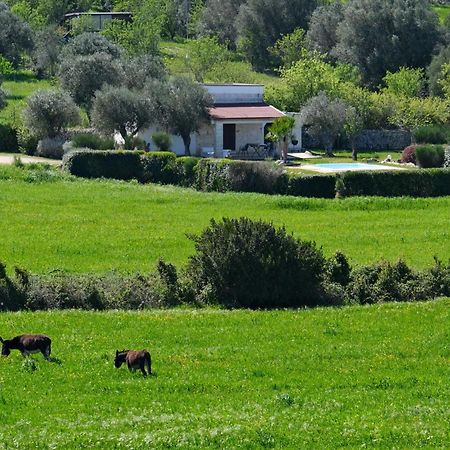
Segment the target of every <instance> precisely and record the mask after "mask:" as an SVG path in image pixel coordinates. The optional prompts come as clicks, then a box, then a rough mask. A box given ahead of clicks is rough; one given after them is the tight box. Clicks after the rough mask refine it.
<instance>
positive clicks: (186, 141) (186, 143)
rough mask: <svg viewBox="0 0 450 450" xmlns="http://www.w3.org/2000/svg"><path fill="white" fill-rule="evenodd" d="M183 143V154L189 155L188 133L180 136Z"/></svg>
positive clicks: (189, 141)
mask: <svg viewBox="0 0 450 450" xmlns="http://www.w3.org/2000/svg"><path fill="white" fill-rule="evenodd" d="M181 137H182V139H183V143H184V154H185V156H191V150H190V146H191V136H190V135H189V134H188V135H187V136H181Z"/></svg>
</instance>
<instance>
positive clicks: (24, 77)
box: [0, 71, 52, 126]
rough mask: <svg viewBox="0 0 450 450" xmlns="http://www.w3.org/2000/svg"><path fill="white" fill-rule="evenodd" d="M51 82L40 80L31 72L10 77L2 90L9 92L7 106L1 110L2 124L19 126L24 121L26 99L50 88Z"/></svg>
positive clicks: (0, 120)
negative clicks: (40, 90)
mask: <svg viewBox="0 0 450 450" xmlns="http://www.w3.org/2000/svg"><path fill="white" fill-rule="evenodd" d="M51 86H52V85H51V82H50V81H49V80H38V79H36V77H35V76H34V75H33V74H32V73H31V72H26V71H24V72H19V73H15V74H13V75H9V76H8V77H7V78H6V80H5V81H4V83H2V88H3V89H5V90H6V92H7V97H6V100H7V102H8V103H7V105H6V107H5V108H4V109H2V110H0V123H2V124H6V123H8V124H11V125H13V126H17V125H19V124H20V123H21V121H22V117H21V116H22V110H23V108H24V106H25V102H26V98H27V97H28V96H29V95H31V94H32V93H33V92H34V91H36V90H38V89H47V88H50V87H51Z"/></svg>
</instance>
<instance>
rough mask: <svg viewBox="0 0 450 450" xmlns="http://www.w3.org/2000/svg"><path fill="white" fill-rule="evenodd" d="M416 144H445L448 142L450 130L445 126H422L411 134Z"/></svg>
mask: <svg viewBox="0 0 450 450" xmlns="http://www.w3.org/2000/svg"><path fill="white" fill-rule="evenodd" d="M413 139H414V141H415V142H416V143H417V144H446V143H447V142H449V141H450V128H449V127H448V126H447V125H424V126H422V127H419V128H417V129H416V130H414V132H413Z"/></svg>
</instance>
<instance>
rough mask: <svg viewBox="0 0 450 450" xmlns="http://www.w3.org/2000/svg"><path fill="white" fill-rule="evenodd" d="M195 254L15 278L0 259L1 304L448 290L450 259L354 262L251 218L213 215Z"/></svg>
mask: <svg viewBox="0 0 450 450" xmlns="http://www.w3.org/2000/svg"><path fill="white" fill-rule="evenodd" d="M190 238H191V239H192V240H193V241H194V242H195V249H196V253H195V254H194V255H193V256H191V258H190V259H189V262H188V264H187V266H186V267H185V268H182V269H181V270H178V271H177V269H176V268H175V266H173V265H172V264H168V263H165V262H164V261H162V260H160V261H159V262H158V264H157V268H156V270H155V271H154V272H152V273H148V274H134V275H122V274H118V273H114V272H113V273H107V274H103V275H89V274H87V275H72V274H67V273H63V272H61V273H58V272H56V273H53V274H52V275H35V274H30V273H28V272H27V271H25V270H22V269H18V268H16V269H15V276H14V277H10V276H8V274H7V272H6V268H5V265H4V264H2V263H0V310H3V311H9V310H13V311H14V310H23V309H26V310H27V309H28V310H47V309H66V308H80V309H97V310H100V309H144V308H168V307H173V306H177V305H181V304H188V305H192V306H203V305H219V306H223V307H228V308H253V309H260V308H263V309H270V308H286V307H289V308H299V307H313V306H341V305H346V304H372V303H379V302H389V301H418V300H426V299H432V298H435V297H439V296H450V261H449V262H448V263H447V264H444V263H442V262H440V261H438V260H437V259H436V260H435V264H434V265H433V266H432V267H430V268H428V269H424V270H419V271H417V270H413V269H411V268H410V267H408V266H407V264H406V263H405V262H403V261H401V260H399V261H397V262H395V263H391V262H388V261H380V262H377V263H374V264H371V265H365V266H359V267H351V265H350V264H349V261H348V259H347V258H346V256H345V255H344V254H342V253H340V252H336V253H335V254H334V255H333V256H332V257H330V258H328V259H327V258H325V257H324V255H323V252H322V249H321V248H318V247H317V246H316V245H315V243H314V242H308V241H302V240H299V239H295V238H294V237H293V236H292V235H290V234H288V233H287V232H286V230H285V229H284V228H278V229H277V228H275V227H274V226H273V225H272V224H270V223H265V222H262V221H257V222H255V221H252V220H250V219H248V218H240V219H226V218H224V219H222V221H220V222H216V221H214V220H211V222H210V225H209V227H207V228H206V229H205V230H204V231H203V232H202V233H201V234H200V235H199V236H191V237H190Z"/></svg>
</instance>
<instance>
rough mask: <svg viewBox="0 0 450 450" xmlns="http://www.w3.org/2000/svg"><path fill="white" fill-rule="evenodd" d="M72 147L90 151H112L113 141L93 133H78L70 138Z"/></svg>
mask: <svg viewBox="0 0 450 450" xmlns="http://www.w3.org/2000/svg"><path fill="white" fill-rule="evenodd" d="M72 142H73V147H75V148H89V149H91V150H113V149H114V139H113V138H104V137H101V136H98V135H97V134H94V133H80V134H76V135H75V136H73V138H72Z"/></svg>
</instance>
